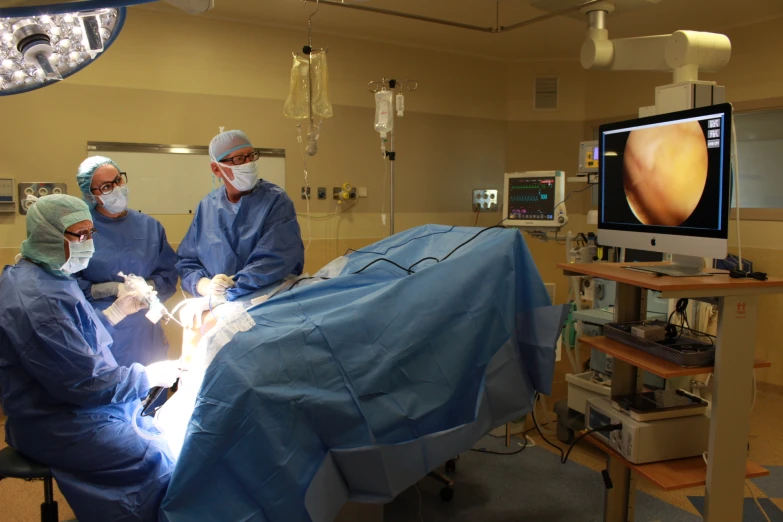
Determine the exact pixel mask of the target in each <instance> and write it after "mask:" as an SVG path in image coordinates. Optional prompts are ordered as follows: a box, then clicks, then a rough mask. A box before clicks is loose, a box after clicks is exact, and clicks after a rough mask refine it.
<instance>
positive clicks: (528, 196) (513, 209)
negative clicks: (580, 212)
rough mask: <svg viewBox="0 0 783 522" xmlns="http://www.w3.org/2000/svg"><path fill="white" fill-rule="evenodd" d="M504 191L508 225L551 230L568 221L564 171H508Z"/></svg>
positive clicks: (529, 229)
mask: <svg viewBox="0 0 783 522" xmlns="http://www.w3.org/2000/svg"><path fill="white" fill-rule="evenodd" d="M503 194H504V206H503V208H504V213H505V215H504V216H503V217H504V218H506V219H505V221H504V224H505V225H509V226H514V227H520V228H524V229H526V230H528V231H547V230H550V231H551V230H553V229H554V230H559V229H560V228H561V227H563V226H565V224H566V223H568V213H567V212H566V206H565V173H564V172H563V171H560V170H545V171H533V172H515V173H509V174H506V176H505V181H504V185H503Z"/></svg>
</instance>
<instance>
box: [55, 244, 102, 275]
mask: <svg viewBox="0 0 783 522" xmlns="http://www.w3.org/2000/svg"><path fill="white" fill-rule="evenodd" d="M68 249H69V250H70V251H71V257H69V258H68V261H66V262H65V264H64V265H63V266H61V267H60V270H62V271H63V272H65V273H67V274H69V275H70V274H75V273H76V272H81V271H82V270H84V269H85V268H87V265H89V264H90V258H92V255H93V254H94V253H95V246H94V245H93V243H92V239H85V240H84V241H82V242H79V243H70V242H69V243H68Z"/></svg>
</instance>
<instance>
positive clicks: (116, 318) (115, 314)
mask: <svg viewBox="0 0 783 522" xmlns="http://www.w3.org/2000/svg"><path fill="white" fill-rule="evenodd" d="M103 315H104V316H106V319H108V320H109V323H111V325H112V326H117V323H119V322H120V321H122V320H123V319H125V318H126V317H128V314H126V313H124V312H123V311H122V310H121V309H120V307H118V306H117V304H116V303H113V304H112V305H111V306H110V307H108V308H107V309H106V310H104V311H103Z"/></svg>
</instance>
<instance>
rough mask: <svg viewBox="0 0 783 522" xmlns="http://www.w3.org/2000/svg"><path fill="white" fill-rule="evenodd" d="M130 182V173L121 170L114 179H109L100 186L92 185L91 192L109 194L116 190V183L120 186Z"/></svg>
mask: <svg viewBox="0 0 783 522" xmlns="http://www.w3.org/2000/svg"><path fill="white" fill-rule="evenodd" d="M126 183H128V175H127V174H126V173H124V172H120V175H119V176H117V177H116V178H114V180H112V181H107V182H106V183H104V184H102V185H100V186H98V187H90V192H96V191H98V192H100V193H101V194H103V195H104V196H107V195H109V194H111V193H112V191H113V190H114V187H115V185H116V186H118V187H121V186H123V185H125V184H126Z"/></svg>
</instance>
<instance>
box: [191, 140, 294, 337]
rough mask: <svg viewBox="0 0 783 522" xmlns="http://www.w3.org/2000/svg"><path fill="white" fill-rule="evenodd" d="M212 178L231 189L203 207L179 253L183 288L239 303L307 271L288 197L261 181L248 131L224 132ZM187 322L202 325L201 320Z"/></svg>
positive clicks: (213, 146)
mask: <svg viewBox="0 0 783 522" xmlns="http://www.w3.org/2000/svg"><path fill="white" fill-rule="evenodd" d="M209 156H210V159H211V160H212V163H211V169H212V174H214V175H215V176H216V177H218V178H220V179H222V180H223V181H224V182H225V183H224V186H223V187H220V188H219V189H218V190H215V191H213V192H212V193H211V194H209V195H207V197H205V198H204V199H202V200H201V203H199V206H198V208H197V209H196V214H195V216H194V217H193V222H192V223H191V225H190V229H189V230H188V232H187V234H186V235H185V238H184V239H183V240H182V243H180V245H179V249H178V250H177V256H178V257H179V261H178V262H177V271H178V272H179V276H180V278H181V279H182V288H184V289H185V290H187V291H188V292H190V293H191V294H192V295H194V296H203V297H209V302H210V305H212V306H214V305H215V304H216V303H221V302H225V301H233V300H235V299H237V298H240V297H242V296H244V295H247V294H251V293H253V292H255V291H256V290H259V289H261V288H263V287H265V286H267V285H270V284H273V283H276V282H278V281H280V280H282V279H283V278H285V277H286V276H288V275H290V274H294V275H299V274H301V273H302V270H303V268H304V244H303V243H302V236H301V233H300V231H299V223H298V222H297V221H296V211H295V210H294V204H293V202H292V201H291V199H290V198H289V197H288V195H287V194H286V193H285V190H284V189H283V188H281V187H278V186H277V185H274V184H273V183H270V182H268V181H264V180H259V179H258V158H259V154H258V152H256V150H255V149H254V148H253V145H252V144H251V143H250V140H249V139H248V137H247V136H246V135H245V133H243V132H242V131H238V130H231V131H226V132H221V133H220V134H218V135H217V136H215V137H214V138H213V139H212V142H211V143H210V144H209ZM183 319H184V320H185V321H186V322H187V323H189V324H190V325H192V324H193V322H192V321H194V320H195V324H196V325H198V324H199V319H200V317H195V318H194V317H188V316H187V314H185V313H184V312H183Z"/></svg>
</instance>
